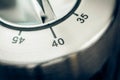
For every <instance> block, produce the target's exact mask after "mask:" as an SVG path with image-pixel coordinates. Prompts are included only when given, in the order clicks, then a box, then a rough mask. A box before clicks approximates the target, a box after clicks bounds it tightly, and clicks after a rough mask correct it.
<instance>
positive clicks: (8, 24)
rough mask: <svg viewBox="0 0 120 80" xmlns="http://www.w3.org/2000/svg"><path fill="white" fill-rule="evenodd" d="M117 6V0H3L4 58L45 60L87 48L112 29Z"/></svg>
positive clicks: (0, 40)
mask: <svg viewBox="0 0 120 80" xmlns="http://www.w3.org/2000/svg"><path fill="white" fill-rule="evenodd" d="M3 4H4V5H3ZM115 6H116V0H0V62H3V63H8V64H32V63H43V62H46V61H49V60H52V59H56V58H59V57H63V56H66V55H70V54H72V53H75V52H80V51H82V50H84V49H87V48H88V47H90V46H91V45H92V44H94V43H95V42H96V41H97V40H99V39H100V38H101V36H102V35H103V34H104V33H105V31H106V30H107V29H108V27H109V25H110V23H111V22H112V21H113V19H114V14H113V13H114V10H115Z"/></svg>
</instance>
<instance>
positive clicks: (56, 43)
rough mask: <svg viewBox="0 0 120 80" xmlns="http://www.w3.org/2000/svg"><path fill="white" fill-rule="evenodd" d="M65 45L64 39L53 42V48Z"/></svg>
mask: <svg viewBox="0 0 120 80" xmlns="http://www.w3.org/2000/svg"><path fill="white" fill-rule="evenodd" d="M64 44H65V41H64V39H62V38H59V39H56V40H54V41H53V43H52V47H58V46H61V45H64Z"/></svg>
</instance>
